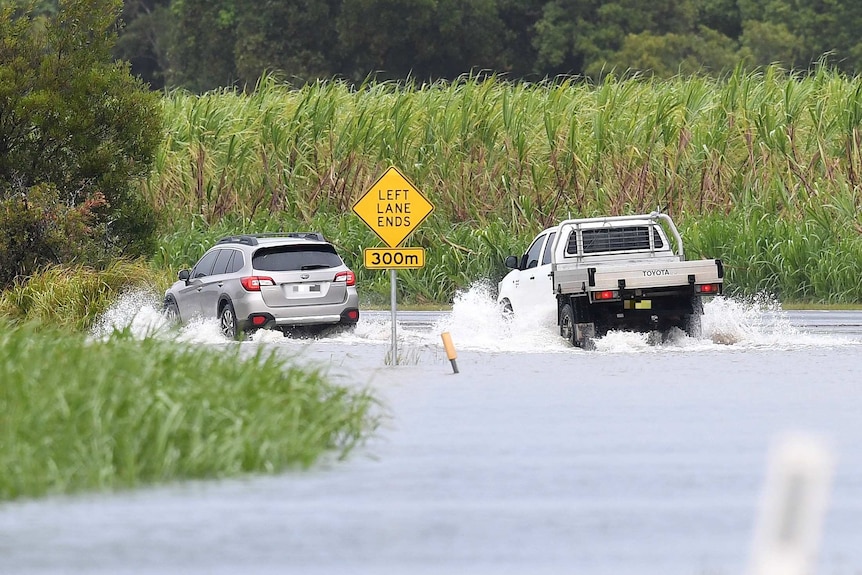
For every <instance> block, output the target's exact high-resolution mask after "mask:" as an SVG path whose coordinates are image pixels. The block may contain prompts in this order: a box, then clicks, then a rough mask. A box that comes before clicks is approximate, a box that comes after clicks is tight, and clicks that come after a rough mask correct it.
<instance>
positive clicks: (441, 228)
mask: <svg viewBox="0 0 862 575" xmlns="http://www.w3.org/2000/svg"><path fill="white" fill-rule="evenodd" d="M164 106H165V111H166V118H167V132H168V137H167V138H166V140H165V143H164V145H163V146H162V148H161V150H160V151H159V154H158V158H157V166H156V170H155V171H154V173H153V175H152V177H151V178H150V179H149V180H148V181H147V182H146V184H145V186H144V193H145V194H146V196H147V197H148V198H149V200H150V201H151V202H152V203H153V204H154V205H155V206H157V208H158V209H159V210H160V213H161V214H162V216H163V218H164V220H165V222H166V228H167V230H168V231H167V234H168V235H171V234H178V233H183V231H182V230H189V229H190V228H191V229H192V230H194V229H199V228H204V227H208V226H212V225H216V224H218V223H219V222H223V221H225V220H226V219H227V220H228V221H235V222H255V223H254V224H244V225H248V226H250V227H254V226H260V225H262V224H261V222H264V223H265V225H275V224H271V222H282V224H284V225H283V227H287V226H291V227H292V226H299V227H305V226H308V225H312V224H315V225H319V224H318V222H319V221H320V219H321V218H322V217H328V218H332V219H334V220H336V221H337V222H338V223H337V225H338V226H345V224H342V223H341V222H342V221H343V218H342V215H344V214H347V215H348V216H350V212H351V207H352V205H353V203H354V202H355V201H356V200H357V199H358V198H359V197H360V196H361V195H362V194H363V193H364V192H365V191H366V190H367V189H368V187H369V186H370V185H371V184H372V183H373V181H374V180H375V179H376V178H377V177H378V176H379V175H380V174H381V173H382V172H383V171H384V170H385V169H386V167H388V166H389V165H391V164H394V165H397V166H398V167H399V168H401V170H402V171H403V172H404V173H405V174H406V175H408V177H409V178H410V179H411V180H412V181H413V182H414V183H415V184H416V186H417V187H418V188H419V189H420V190H421V191H422V192H423V193H425V194H426V195H427V196H428V197H429V198H430V199H431V201H432V202H433V203H434V204H435V206H436V210H435V212H434V213H433V214H432V215H431V217H430V218H429V220H428V221H427V222H426V223H424V224H423V226H422V228H421V229H420V230H418V231H417V232H416V235H415V237H414V238H411V240H409V241H411V242H415V241H419V242H421V241H426V240H427V241H428V242H429V243H432V242H434V241H436V240H439V239H442V240H452V241H451V242H446V241H441V242H440V243H436V244H433V245H435V246H437V247H438V249H440V250H441V256H440V260H439V261H432V262H430V263H431V265H429V266H426V268H425V269H423V270H421V271H419V272H416V274H415V275H416V276H417V277H419V278H421V282H419V283H421V284H422V285H423V293H425V294H427V296H428V297H432V298H438V297H441V296H442V297H446V295H449V296H451V292H452V289H451V288H452V286H455V285H457V286H461V287H464V286H463V282H464V281H465V280H467V279H472V276H473V270H470V269H466V270H465V269H464V267H465V266H468V267H469V266H470V265H471V262H472V259H473V258H472V257H471V252H474V253H476V254H478V257H479V258H480V259H481V260H482V261H484V260H485V258H486V257H488V255H489V254H492V253H493V252H494V251H507V249H508V248H509V246H511V245H512V244H518V245H519V249H520V248H522V247H523V245H524V244H526V242H527V241H528V240H529V238H530V237H532V235H533V234H535V233H536V232H537V231H539V230H540V229H542V228H543V227H545V226H546V225H548V224H550V223H552V222H554V221H556V220H559V219H560V218H562V217H565V216H569V215H571V216H590V215H599V214H622V213H633V212H643V211H651V210H653V209H656V208H662V209H664V210H665V211H667V212H669V213H670V214H671V215H673V216H674V217H675V218H676V219H677V221H678V222H680V223H681V224H683V225H684V226H686V227H690V228H692V229H694V228H695V226H693V223H694V222H696V221H698V220H700V219H703V218H704V217H705V216H708V217H714V218H718V217H720V216H722V215H727V214H733V215H732V216H731V217H730V220H732V221H738V222H741V221H742V220H744V219H747V218H748V215H747V214H755V213H760V214H763V215H764V217H765V218H766V219H767V220H771V221H773V222H775V223H776V224H775V225H786V226H787V232H788V233H792V234H794V238H795V239H794V241H795V242H796V244H798V248H795V249H805V246H810V247H809V248H808V249H809V251H810V253H809V257H808V258H800V257H798V256H793V255H792V253H791V251H787V250H785V251H783V252H781V258H782V261H781V262H779V264H777V268H776V270H777V271H776V270H773V272H775V273H782V274H790V273H791V272H792V271H793V270H794V269H795V268H794V266H796V265H799V264H800V263H801V262H802V259H805V261H810V260H812V259H813V257H811V256H813V255H814V254H816V253H818V252H816V251H815V249H814V245H815V244H816V241H817V238H813V237H808V236H806V235H805V234H807V233H815V232H816V230H817V229H818V227H817V224H816V222H817V220H818V219H819V218H824V217H828V218H830V219H834V220H836V221H837V222H838V225H837V226H836V227H837V228H838V229H842V230H846V231H848V233H849V232H850V231H853V233H858V230H859V229H860V228H862V214H860V205H862V198H860V185H862V145H860V144H862V78H848V77H845V76H842V75H840V74H838V73H835V72H831V71H829V70H827V69H825V68H821V69H818V70H817V71H816V72H815V73H813V74H810V75H804V76H802V75H789V74H786V73H784V72H782V71H781V70H780V69H778V68H775V67H770V68H766V69H764V70H761V71H757V72H743V71H736V72H734V73H733V74H731V75H729V76H728V77H726V78H722V79H708V78H682V77H680V78H674V79H670V80H656V79H645V78H628V79H614V78H613V77H609V78H608V79H607V80H606V81H605V82H604V83H603V84H601V85H590V84H587V83H583V82H577V81H573V80H568V79H567V80H559V81H549V82H545V83H538V84H514V83H509V82H506V81H503V80H500V79H499V78H487V79H479V78H474V77H467V78H464V79H462V80H460V81H458V82H453V83H435V84H423V85H415V84H410V83H408V84H398V83H370V84H367V85H363V86H360V87H351V86H348V85H346V84H343V83H340V82H320V83H317V84H311V85H307V86H305V87H303V88H302V89H299V90H293V89H290V88H288V87H286V86H283V85H279V84H277V83H275V82H274V81H272V80H271V79H265V80H264V81H263V82H261V84H260V85H259V86H258V87H257V89H256V90H255V91H253V92H251V93H248V94H242V93H237V92H233V91H220V92H213V93H210V94H205V95H203V96H194V95H190V94H187V93H182V92H176V93H172V94H170V95H168V96H167V97H166V98H165V100H164ZM350 217H353V216H350ZM231 218H233V219H231ZM707 219H708V218H707ZM778 222H783V224H778ZM802 222H805V223H802ZM811 222H814V223H811ZM462 225H463V226H465V227H464V231H461V228H460V227H459V226H462ZM453 228H454V231H455V234H456V235H458V236H459V237H458V238H457V240H455V239H453V238H452V237H451V234H450V233H449V231H448V230H450V229H453ZM498 229H503V230H505V231H506V235H507V236H510V237H513V238H516V239H515V240H514V241H513V240H507V239H505V238H502V237H497V236H496V234H497V233H498V231H497V230H498ZM758 229H759V228H753V227H751V226H749V227H746V228H744V229H740V230H732V232H733V233H731V234H730V237H729V238H716V239H715V241H716V242H719V243H715V244H712V245H705V246H704V249H705V251H707V252H709V251H711V250H710V249H708V248H713V249H717V248H718V247H719V245H720V244H721V242H724V241H725V240H733V239H734V238H737V239H740V240H741V239H743V238H744V234H746V233H749V232H751V233H754V232H755V231H757V230H758ZM468 230H474V231H475V230H483V232H475V233H479V234H481V233H484V234H486V235H490V236H494V239H495V242H494V246H493V247H492V248H491V249H490V251H489V252H488V253H487V254H486V253H485V252H484V251H481V252H476V248H475V246H474V245H473V244H470V241H471V240H473V239H476V240H477V242H476V244H475V245H476V246H480V245H482V243H481V242H482V240H481V239H477V238H471V237H470V236H471V233H470V232H469V231H468ZM341 231H344V232H347V233H349V234H352V235H350V236H349V237H347V238H346V239H342V238H341V236H340V232H339V234H336V235H335V236H333V239H336V240H341V241H342V243H344V244H346V245H350V246H352V247H351V248H350V249H351V250H352V251H357V250H359V249H361V247H369V246H373V245H378V244H377V241H376V238H375V237H373V236H371V235H370V234H366V235H365V236H364V237H360V235H361V232H358V231H355V230H354V227H353V226H352V225H346V227H345V228H344V229H343V230H341ZM726 231H727V232H730V230H726ZM740 234H742V236H741V235H740ZM192 235H194V232H193V233H192ZM845 235H846V234H845ZM441 236H442V238H441ZM693 239H694V241H696V242H700V240H699V239H698V238H693ZM745 239H747V240H748V241H744V242H741V245H742V246H744V249H745V252H744V253H738V251H739V249H742V248H738V249H735V250H731V251H732V252H733V253H734V258H739V259H738V260H737V261H734V262H729V263H732V264H734V265H736V264H738V266H739V267H740V269H741V268H742V267H745V266H748V265H749V263H750V262H758V261H761V260H770V259H772V258H773V255H774V254H771V252H770V250H772V252H774V250H775V248H774V247H773V246H771V245H770V246H766V245H765V244H764V243H763V241H760V242H758V241H756V240H755V239H754V238H745ZM357 240H358V241H361V242H362V243H361V244H358V245H355V246H354V245H353V242H354V241H357ZM809 240H811V241H809ZM459 241H460V242H464V243H467V244H468V245H463V246H461V247H464V248H466V249H459V248H457V247H454V246H453V245H451V244H457V245H460V244H459ZM833 241H834V242H835V243H836V251H835V257H842V255H843V254H844V252H843V250H844V249H845V247H846V244H845V242H846V241H849V240H847V239H844V240H840V241H839V240H838V239H837V238H836V239H835V240H833ZM413 245H416V244H415V243H414V244H413ZM748 250H756V251H748ZM432 257H435V256H433V254H432ZM851 257H853V253H852V252H851V253H848V254H846V257H845V258H844V259H842V261H841V262H840V263H841V264H842V266H841V268H840V269H841V271H836V272H833V273H832V276H835V277H833V278H831V279H829V280H828V281H826V280H823V281H821V280H818V281H817V282H816V283H815V285H814V287H813V288H812V289H808V288H805V289H803V290H801V292H802V293H806V294H809V296H806V297H814V298H817V299H829V298H834V297H836V293H837V294H846V295H839V296H838V297H842V298H844V297H850V294H851V293H852V292H853V289H852V286H850V285H842V286H841V287H840V289H839V290H838V292H830V293H826V292H823V291H822V289H821V288H820V287H819V286H821V285H823V286H825V285H831V283H832V282H833V281H834V280H835V279H837V278H838V277H850V276H852V275H853V274H854V273H855V274H857V276H858V272H859V271H862V270H860V267H862V263H860V262H859V261H856V260H850V258H851ZM800 273H803V274H804V273H807V272H794V273H793V274H792V275H788V276H786V277H785V276H782V277H780V278H778V277H772V278H771V279H763V278H757V281H756V282H754V283H743V284H740V285H739V287H740V288H742V289H745V290H754V289H757V288H758V287H759V286H760V285H761V284H764V285H768V284H770V283H779V284H780V283H789V282H792V281H794V280H795V279H796V278H797V277H798V275H799V274H800ZM823 273H825V272H823ZM821 275H822V274H821ZM465 276H468V277H465ZM748 277H749V276H747V275H743V274H740V276H739V279H740V280H741V281H744V282H748V279H747V278H748ZM751 277H752V279H753V276H751ZM435 285H441V286H444V287H441V288H440V289H435V288H434V286H435ZM788 287H789V286H788ZM785 291H787V292H798V291H800V290H785ZM435 292H437V293H436V295H435ZM422 297H426V296H425V295H423V296H422Z"/></svg>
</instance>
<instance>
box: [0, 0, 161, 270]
mask: <svg viewBox="0 0 862 575" xmlns="http://www.w3.org/2000/svg"><path fill="white" fill-rule="evenodd" d="M121 6H122V3H121V1H120V0H61V2H60V4H59V10H58V11H57V13H56V15H48V16H38V15H36V14H35V13H34V11H33V7H34V5H33V4H32V3H27V4H24V3H22V2H21V1H19V0H3V1H2V2H0V220H2V222H0V224H2V225H0V228H2V229H4V230H5V232H6V235H5V236H3V238H2V240H3V241H0V260H2V261H0V264H2V266H0V267H2V269H3V275H2V276H0V286H2V285H7V284H8V282H9V281H11V277H10V276H14V275H21V274H27V273H30V272H32V270H34V269H35V268H37V267H38V266H40V265H43V264H46V263H51V262H68V261H75V262H83V263H89V264H98V263H103V262H104V261H106V259H107V258H110V257H115V256H122V255H128V256H140V255H145V254H148V253H151V251H152V249H153V247H154V233H155V227H156V221H155V215H154V212H153V209H152V208H151V207H150V206H149V205H147V204H146V203H145V202H144V200H143V199H142V197H141V196H140V195H139V194H138V193H137V188H136V183H137V182H138V181H139V179H140V178H143V177H145V176H146V175H147V174H148V173H149V170H150V167H151V165H152V161H153V156H154V153H155V150H156V148H157V146H158V144H159V142H160V141H161V138H162V132H161V130H162V122H161V113H160V103H159V97H158V96H157V95H156V94H153V93H151V92H149V91H148V90H147V88H146V86H145V85H143V83H142V82H140V81H139V80H137V79H135V78H133V77H132V76H131V74H130V73H129V67H128V64H125V63H120V62H114V61H112V59H111V48H112V46H113V43H114V41H115V39H116V32H117V30H116V24H117V17H118V15H119V11H120V8H121Z"/></svg>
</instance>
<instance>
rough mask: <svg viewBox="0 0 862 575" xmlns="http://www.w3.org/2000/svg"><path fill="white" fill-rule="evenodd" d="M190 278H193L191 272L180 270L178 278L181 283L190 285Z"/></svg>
mask: <svg viewBox="0 0 862 575" xmlns="http://www.w3.org/2000/svg"><path fill="white" fill-rule="evenodd" d="M190 277H191V273H190V272H189V270H180V273H178V274H177V278H178V279H179V280H180V281H181V282H186V283H188V281H189V278H190Z"/></svg>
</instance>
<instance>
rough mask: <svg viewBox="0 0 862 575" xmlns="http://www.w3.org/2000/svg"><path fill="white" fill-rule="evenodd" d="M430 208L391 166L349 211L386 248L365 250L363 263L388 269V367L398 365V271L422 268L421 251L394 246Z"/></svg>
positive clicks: (408, 182) (419, 249)
mask: <svg viewBox="0 0 862 575" xmlns="http://www.w3.org/2000/svg"><path fill="white" fill-rule="evenodd" d="M433 210H434V205H433V204H432V203H431V202H429V201H428V199H427V198H426V197H425V196H424V195H423V194H422V192H420V191H419V190H418V189H417V188H416V186H414V185H413V184H412V183H410V181H409V180H408V179H407V178H406V177H405V176H404V174H402V173H401V172H400V171H399V170H398V168H396V167H395V166H392V167H390V168H389V169H388V170H386V172H384V174H383V175H382V176H380V178H379V179H378V180H377V181H376V182H374V184H372V185H371V187H370V188H369V189H368V190H367V191H366V192H365V194H363V195H362V197H361V198H359V200H358V201H357V202H356V203H355V204H354V205H353V212H354V213H355V214H356V215H357V216H359V218H360V219H361V220H362V221H363V222H365V225H367V226H368V227H369V228H371V230H372V231H373V232H374V233H375V234H377V237H379V238H380V239H381V240H383V243H385V244H386V245H387V246H389V248H388V249H387V248H366V249H365V250H363V260H364V261H363V263H364V264H365V267H366V268H367V269H388V270H389V278H390V283H391V300H392V302H391V306H392V364H393V365H398V333H397V330H396V319H397V315H398V314H397V301H396V300H397V297H396V294H397V283H398V275H397V274H398V270H399V269H415V268H421V267H424V266H425V249H424V248H408V247H398V245H399V244H400V243H401V242H403V241H404V240H405V239H406V238H407V236H409V235H410V234H411V232H413V230H415V229H416V228H417V227H419V224H421V223H422V222H423V221H425V218H427V217H428V216H429V215H430V214H431V212H432V211H433Z"/></svg>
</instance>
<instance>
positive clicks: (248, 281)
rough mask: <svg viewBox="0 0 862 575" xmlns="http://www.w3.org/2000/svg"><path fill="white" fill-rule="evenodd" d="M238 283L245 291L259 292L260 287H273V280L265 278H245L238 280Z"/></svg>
mask: <svg viewBox="0 0 862 575" xmlns="http://www.w3.org/2000/svg"><path fill="white" fill-rule="evenodd" d="M239 283H241V284H242V287H243V288H244V289H245V291H260V288H261V287H264V286H274V285H275V280H273V279H272V278H269V277H266V276H245V277H242V278H240V280H239Z"/></svg>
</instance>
